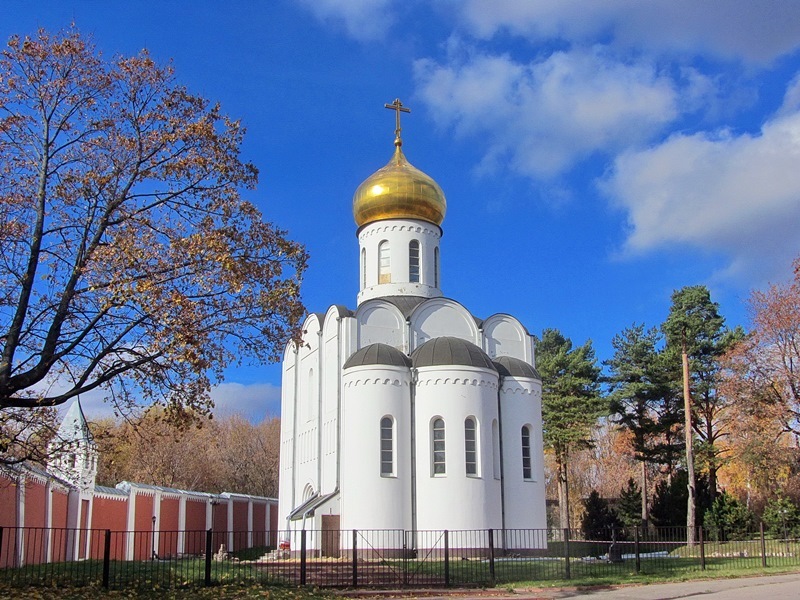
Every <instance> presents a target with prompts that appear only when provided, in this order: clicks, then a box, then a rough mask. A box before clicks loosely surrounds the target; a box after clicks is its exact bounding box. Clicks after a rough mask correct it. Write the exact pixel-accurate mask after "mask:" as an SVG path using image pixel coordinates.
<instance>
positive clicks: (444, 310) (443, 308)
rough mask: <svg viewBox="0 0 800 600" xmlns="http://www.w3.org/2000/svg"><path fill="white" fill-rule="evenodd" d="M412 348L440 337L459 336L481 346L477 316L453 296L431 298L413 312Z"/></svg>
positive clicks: (411, 323)
mask: <svg viewBox="0 0 800 600" xmlns="http://www.w3.org/2000/svg"><path fill="white" fill-rule="evenodd" d="M409 323H410V334H411V345H412V348H411V350H412V351H413V350H414V349H416V348H419V347H420V346H421V345H422V344H424V343H425V342H427V341H428V340H432V339H434V338H438V337H444V336H449V337H457V338H460V339H462V340H466V341H467V342H471V343H473V344H475V345H476V346H478V347H480V346H481V340H480V331H479V329H478V323H477V322H476V320H475V317H473V316H472V314H471V313H470V312H469V311H468V310H467V309H466V308H464V306H463V305H462V304H460V303H458V302H456V301H455V300H451V299H450V298H431V299H430V300H426V301H425V302H423V303H421V304H420V305H419V306H417V308H415V309H414V312H412V313H411V315H410V316H409Z"/></svg>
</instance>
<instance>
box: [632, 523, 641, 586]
mask: <svg viewBox="0 0 800 600" xmlns="http://www.w3.org/2000/svg"><path fill="white" fill-rule="evenodd" d="M633 551H634V553H635V555H636V574H637V575H638V574H639V573H641V572H642V555H641V552H640V551H639V526H638V525H636V526H634V528H633Z"/></svg>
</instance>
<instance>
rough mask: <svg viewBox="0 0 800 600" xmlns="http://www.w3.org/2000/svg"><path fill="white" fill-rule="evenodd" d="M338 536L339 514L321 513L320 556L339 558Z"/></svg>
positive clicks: (339, 534)
mask: <svg viewBox="0 0 800 600" xmlns="http://www.w3.org/2000/svg"><path fill="white" fill-rule="evenodd" d="M340 536H341V531H340V530H339V515H322V541H321V544H320V550H321V552H322V556H326V557H329V558H339V548H340V544H339V542H340V539H339V538H340Z"/></svg>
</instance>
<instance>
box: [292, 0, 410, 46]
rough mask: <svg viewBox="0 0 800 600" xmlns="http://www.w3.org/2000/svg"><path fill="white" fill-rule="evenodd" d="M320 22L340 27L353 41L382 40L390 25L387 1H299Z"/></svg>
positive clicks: (390, 18)
mask: <svg viewBox="0 0 800 600" xmlns="http://www.w3.org/2000/svg"><path fill="white" fill-rule="evenodd" d="M299 2H300V4H302V5H303V6H305V7H306V8H307V9H308V10H310V11H311V12H312V13H313V15H314V16H315V17H316V18H317V19H319V20H320V21H323V22H326V23H336V24H341V25H343V26H344V28H345V30H346V31H347V33H348V35H349V36H350V37H352V38H355V39H357V40H374V39H381V38H382V37H384V36H385V35H386V34H387V32H388V30H389V29H390V28H391V26H392V24H393V22H394V12H393V11H392V10H391V8H390V5H391V0H299Z"/></svg>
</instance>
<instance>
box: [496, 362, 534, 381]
mask: <svg viewBox="0 0 800 600" xmlns="http://www.w3.org/2000/svg"><path fill="white" fill-rule="evenodd" d="M494 364H495V366H496V367H497V372H498V373H500V375H502V376H503V377H528V378H530V379H538V380H539V381H541V380H542V376H541V375H539V371H537V370H536V369H535V368H534V367H533V366H532V365H529V364H528V363H526V362H525V361H524V360H520V359H518V358H513V357H511V356H498V357H497V358H495V359H494Z"/></svg>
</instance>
